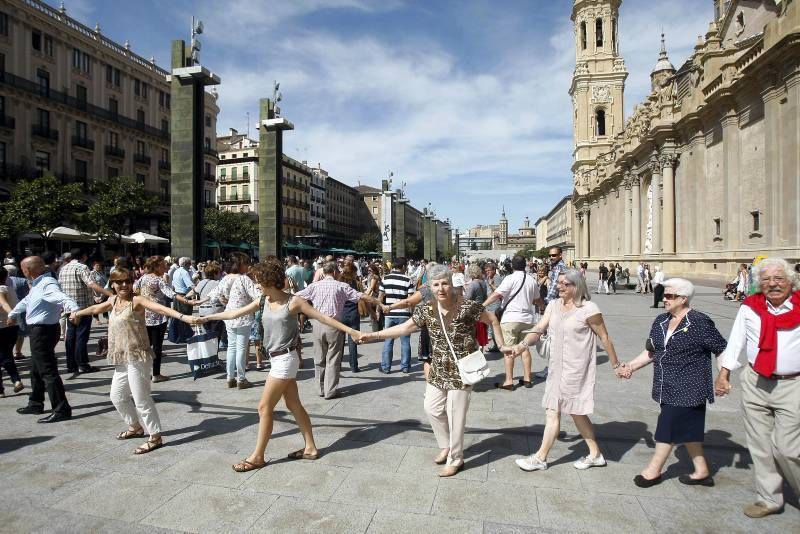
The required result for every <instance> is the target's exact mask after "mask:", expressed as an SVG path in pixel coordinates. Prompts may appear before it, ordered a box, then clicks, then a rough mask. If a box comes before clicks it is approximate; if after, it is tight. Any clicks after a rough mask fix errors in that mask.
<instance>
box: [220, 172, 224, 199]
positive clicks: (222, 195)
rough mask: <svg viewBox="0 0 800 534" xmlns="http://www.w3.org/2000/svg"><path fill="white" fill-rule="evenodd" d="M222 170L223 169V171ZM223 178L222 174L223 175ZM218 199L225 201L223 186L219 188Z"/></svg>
mask: <svg viewBox="0 0 800 534" xmlns="http://www.w3.org/2000/svg"><path fill="white" fill-rule="evenodd" d="M223 170H224V169H223ZM223 176H224V174H223ZM219 199H220V200H221V201H222V202H224V201H225V186H224V185H223V186H220V188H219Z"/></svg>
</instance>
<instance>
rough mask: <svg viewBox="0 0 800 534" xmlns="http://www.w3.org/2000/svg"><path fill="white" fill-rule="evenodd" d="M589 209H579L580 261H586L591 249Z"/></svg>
mask: <svg viewBox="0 0 800 534" xmlns="http://www.w3.org/2000/svg"><path fill="white" fill-rule="evenodd" d="M589 213H590V212H589V208H588V207H586V206H584V207H583V208H581V219H582V224H581V259H583V260H584V261H586V260H587V259H588V258H589V254H590V253H591V249H590V247H589Z"/></svg>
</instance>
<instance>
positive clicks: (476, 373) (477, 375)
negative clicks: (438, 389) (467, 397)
mask: <svg viewBox="0 0 800 534" xmlns="http://www.w3.org/2000/svg"><path fill="white" fill-rule="evenodd" d="M436 311H437V313H438V314H439V322H440V323H441V325H442V332H444V338H445V339H446V340H447V345H448V346H449V347H450V353H451V354H452V355H453V358H454V359H455V361H456V365H457V366H458V374H459V375H460V377H461V382H462V383H463V384H464V385H465V386H473V385H475V384H477V383H478V382H480V381H481V380H483V379H484V378H486V377H487V376H489V362H487V361H486V357H485V356H484V355H483V352H482V351H481V350H480V349H478V350H476V351H475V352H473V353H471V354H467V355H466V356H464V357H463V358H461V359H460V360H459V359H458V357H457V356H456V351H455V349H454V348H453V344H452V343H451V342H450V336H448V335H447V328H445V326H444V319H443V318H442V312H441V310H439V306H438V305H437V306H436Z"/></svg>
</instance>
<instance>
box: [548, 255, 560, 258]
mask: <svg viewBox="0 0 800 534" xmlns="http://www.w3.org/2000/svg"><path fill="white" fill-rule="evenodd" d="M560 255H561V254H550V257H551V258H557V257H559V256H560Z"/></svg>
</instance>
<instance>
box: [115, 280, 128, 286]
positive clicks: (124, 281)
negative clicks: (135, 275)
mask: <svg viewBox="0 0 800 534" xmlns="http://www.w3.org/2000/svg"><path fill="white" fill-rule="evenodd" d="M111 283H112V284H117V285H118V286H124V285H125V284H128V285H132V284H133V280H114V281H113V282H111Z"/></svg>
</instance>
